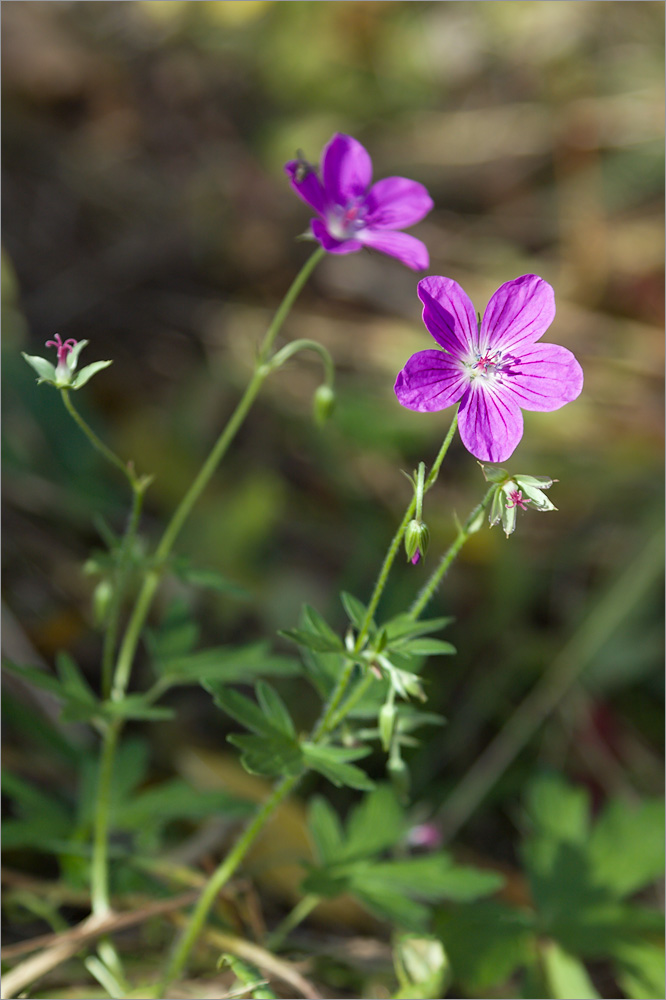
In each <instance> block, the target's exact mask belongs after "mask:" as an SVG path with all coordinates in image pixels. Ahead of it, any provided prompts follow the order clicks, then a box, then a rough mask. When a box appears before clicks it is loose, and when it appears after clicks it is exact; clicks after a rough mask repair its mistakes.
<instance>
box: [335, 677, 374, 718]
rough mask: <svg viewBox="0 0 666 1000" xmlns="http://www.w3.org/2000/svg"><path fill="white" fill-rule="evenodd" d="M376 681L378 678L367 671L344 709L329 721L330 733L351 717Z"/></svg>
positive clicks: (339, 710)
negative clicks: (350, 714)
mask: <svg viewBox="0 0 666 1000" xmlns="http://www.w3.org/2000/svg"><path fill="white" fill-rule="evenodd" d="M375 679H376V678H375V676H374V674H372V673H371V672H370V671H369V670H368V671H366V673H365V674H364V675H363V677H362V678H361V680H360V681H359V682H358V684H357V685H356V687H355V688H354V690H353V691H352V693H351V694H350V695H349V697H348V698H347V701H346V702H345V703H344V705H343V706H342V708H340V709H338V711H337V712H335V713H334V714H333V715H332V716H331V718H330V719H329V722H328V728H329V731H330V732H333V731H334V730H335V729H337V728H338V726H339V725H340V723H341V722H342V720H343V719H344V718H346V716H348V715H349V713H350V712H351V711H352V709H354V708H355V707H356V706H357V705H358V703H359V701H360V700H361V698H362V697H363V695H364V694H365V692H366V691H367V690H368V688H370V687H372V683H373V681H374V680H375Z"/></svg>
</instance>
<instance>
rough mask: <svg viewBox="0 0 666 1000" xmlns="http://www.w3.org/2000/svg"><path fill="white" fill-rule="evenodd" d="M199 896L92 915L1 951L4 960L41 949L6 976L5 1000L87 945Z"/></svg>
mask: <svg viewBox="0 0 666 1000" xmlns="http://www.w3.org/2000/svg"><path fill="white" fill-rule="evenodd" d="M197 896H198V892H186V893H182V894H181V895H180V896H176V897H175V898H173V899H165V900H160V901H159V902H156V903H150V904H149V905H148V906H144V907H142V908H141V909H138V910H133V911H132V912H131V913H113V914H109V915H108V916H106V917H103V918H100V917H95V916H92V915H91V916H90V917H86V919H85V920H83V921H82V922H81V923H80V924H78V925H77V926H76V927H72V928H71V930H68V931H64V932H63V933H61V934H44V935H42V936H41V937H38V938H33V939H32V940H31V941H23V942H21V943H20V944H17V945H8V946H7V947H6V948H3V949H2V952H0V955H1V957H2V958H3V960H5V959H9V958H13V957H16V956H17V955H19V954H25V953H26V952H30V951H35V950H37V949H41V950H39V952H38V954H36V955H33V956H32V957H31V958H28V959H26V961H25V962H21V964H20V965H17V966H16V967H15V968H14V969H12V970H11V972H8V973H7V974H6V975H5V977H4V980H3V984H2V993H1V994H0V996H1V997H2V1000H9V998H10V997H14V996H16V994H17V993H20V991H21V990H22V989H25V987H26V986H28V985H30V983H33V982H34V981H35V980H36V979H39V977H40V976H43V975H45V974H46V973H47V972H50V971H51V970H52V969H55V968H56V967H57V966H58V965H61V964H62V963H63V962H66V961H67V959H69V958H71V957H72V955H75V954H76V952H77V951H78V950H79V949H80V948H81V946H82V945H84V944H86V943H87V942H89V941H94V940H95V939H96V938H98V937H101V936H102V935H103V934H110V933H113V932H114V931H119V930H123V929H124V928H126V927H132V926H133V925H135V924H140V923H143V922H144V921H145V920H149V919H150V918H151V917H155V916H159V915H160V914H162V913H170V912H171V911H173V910H178V909H181V907H184V906H189V905H190V904H191V903H193V902H194V901H195V899H196V898H197Z"/></svg>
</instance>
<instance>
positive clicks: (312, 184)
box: [284, 160, 326, 215]
mask: <svg viewBox="0 0 666 1000" xmlns="http://www.w3.org/2000/svg"><path fill="white" fill-rule="evenodd" d="M284 170H285V173H286V175H287V177H288V178H289V182H290V184H291V186H292V187H293V189H294V191H295V192H296V194H297V195H300V197H301V198H302V199H303V201H304V202H305V203H306V205H310V207H311V208H314V210H315V212H319V213H321V214H322V215H323V214H324V212H325V211H326V195H325V193H324V188H323V187H322V183H321V181H320V180H319V177H318V175H317V171H316V170H315V169H314V168H313V167H310V166H309V165H308V164H304V163H303V161H302V160H290V161H289V163H285V165H284Z"/></svg>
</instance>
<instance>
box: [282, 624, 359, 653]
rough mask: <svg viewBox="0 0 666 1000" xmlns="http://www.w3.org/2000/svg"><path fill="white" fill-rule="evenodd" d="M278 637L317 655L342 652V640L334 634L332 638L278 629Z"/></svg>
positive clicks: (317, 633) (288, 629)
mask: <svg viewBox="0 0 666 1000" xmlns="http://www.w3.org/2000/svg"><path fill="white" fill-rule="evenodd" d="M278 635H281V636H283V637H284V638H285V639H290V640H291V642H295V643H297V645H299V646H305V648H306V649H313V650H314V651H315V652H317V653H334V652H342V651H343V649H344V647H343V645H342V640H341V639H340V638H339V637H338V636H337V635H335V634H333V636H332V637H329V636H327V635H322V634H321V633H320V632H312V631H309V630H308V629H303V628H286V629H280V630H279V631H278Z"/></svg>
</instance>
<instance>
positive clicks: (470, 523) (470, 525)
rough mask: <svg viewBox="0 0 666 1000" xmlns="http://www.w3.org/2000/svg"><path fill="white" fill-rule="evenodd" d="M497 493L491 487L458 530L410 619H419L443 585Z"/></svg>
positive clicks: (417, 601)
mask: <svg viewBox="0 0 666 1000" xmlns="http://www.w3.org/2000/svg"><path fill="white" fill-rule="evenodd" d="M494 491H495V487H494V486H491V487H490V489H489V490H488V492H487V493H486V495H485V496H484V498H483V500H482V501H481V503H479V504H477V505H476V507H475V508H474V510H473V511H471V513H470V515H469V517H468V518H467V520H466V521H465V523H464V524H463V525H462V527H461V528H459V530H458V534H457V535H456V537H455V538H454V539H453V542H452V543H451V545H450V546H449V547H448V549H447V550H446V552H445V553H444V555H443V556H442V558H441V560H440V562H439V565H438V566H437V569H436V570H435V571H434V573H433V574H432V576H431V577H430V579H429V580H428V581H427V583H426V584H425V585H424V586H423V588H422V589H421V590H420V591H419V594H418V596H417V598H416V600H415V601H414V603H413V604H412V606H411V608H410V609H409V616H410V618H418V617H419V615H420V614H421V612H422V611H423V609H424V608H425V606H426V604H427V603H428V602H429V601H430V599H431V597H432V595H433V594H434V593H435V591H436V590H437V588H438V586H439V584H440V583H441V581H442V579H443V577H444V574H445V573H446V571H447V570H448V568H449V566H450V565H451V563H452V562H453V560H454V559H455V557H456V556H457V555H458V553H459V552H460V550H461V548H462V547H463V545H464V544H465V542H466V541H467V539H468V538H469V537H470V535H472V534H474V532H475V531H476V530H477V527H476V524H475V522H476V521H477V519H478V517H479V515H480V514H481V512H482V511H483V510H484V509H485V508H486V507H487V505H488V503H489V501H490V498H491V496H492V495H493V493H494Z"/></svg>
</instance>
